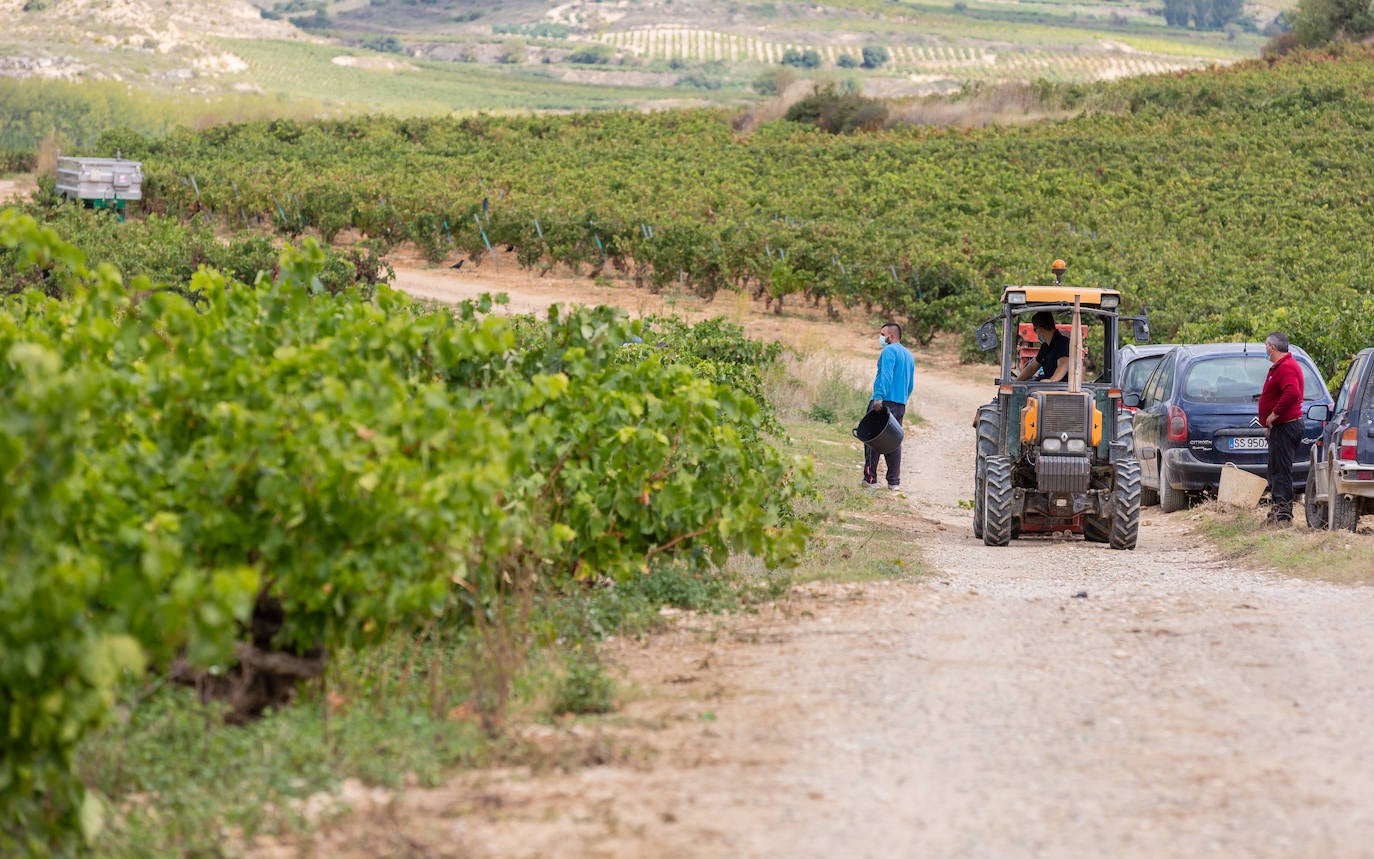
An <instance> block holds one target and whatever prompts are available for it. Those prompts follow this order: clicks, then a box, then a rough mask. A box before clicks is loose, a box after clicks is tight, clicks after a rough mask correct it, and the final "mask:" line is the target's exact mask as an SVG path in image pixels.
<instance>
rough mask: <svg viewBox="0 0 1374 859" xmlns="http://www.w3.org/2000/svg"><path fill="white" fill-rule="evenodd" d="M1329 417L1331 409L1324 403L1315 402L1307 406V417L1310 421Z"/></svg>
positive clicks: (1323, 419)
mask: <svg viewBox="0 0 1374 859" xmlns="http://www.w3.org/2000/svg"><path fill="white" fill-rule="evenodd" d="M1330 417H1331V409H1330V407H1329V406H1327V405H1326V403H1317V404H1316V405H1313V406H1308V407H1307V419H1308V420H1310V421H1325V420H1328V419H1329V418H1330Z"/></svg>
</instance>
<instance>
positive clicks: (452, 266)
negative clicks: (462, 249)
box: [449, 259, 467, 268]
mask: <svg viewBox="0 0 1374 859" xmlns="http://www.w3.org/2000/svg"><path fill="white" fill-rule="evenodd" d="M465 262H467V260H463V259H460V260H458V261H457V262H456V263H454V264H453V265H451V266H449V268H462V267H463V263H465Z"/></svg>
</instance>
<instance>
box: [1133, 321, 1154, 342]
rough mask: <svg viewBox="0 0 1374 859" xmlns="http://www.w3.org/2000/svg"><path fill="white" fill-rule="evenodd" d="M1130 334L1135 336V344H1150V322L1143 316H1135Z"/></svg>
mask: <svg viewBox="0 0 1374 859" xmlns="http://www.w3.org/2000/svg"><path fill="white" fill-rule="evenodd" d="M1131 333H1132V334H1134V335H1135V342H1137V343H1149V342H1150V320H1149V319H1147V318H1145V317H1144V316H1137V317H1136V318H1135V320H1134V322H1133V324H1132V325H1131Z"/></svg>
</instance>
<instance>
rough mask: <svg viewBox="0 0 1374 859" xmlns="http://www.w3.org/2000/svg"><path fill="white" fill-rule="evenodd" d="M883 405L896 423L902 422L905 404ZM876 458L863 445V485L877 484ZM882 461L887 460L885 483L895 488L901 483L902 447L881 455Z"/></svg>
mask: <svg viewBox="0 0 1374 859" xmlns="http://www.w3.org/2000/svg"><path fill="white" fill-rule="evenodd" d="M883 405H885V406H887V410H888V411H889V412H891V413H892V416H893V417H894V418H896V419H897V423H901V422H902V418H903V417H904V416H905V415H906V403H893V402H889V401H887V400H883ZM878 456H879V454H876V453H874V452H873V448H871V447H869V446H868V445H864V483H877V482H878ZM882 457H883V459H886V460H887V482H888V483H890V484H892V485H893V486H896V485H897V484H898V483H901V482H902V446H901V445H900V444H899V445H897V449H896V450H894V451H892V453H884V454H882Z"/></svg>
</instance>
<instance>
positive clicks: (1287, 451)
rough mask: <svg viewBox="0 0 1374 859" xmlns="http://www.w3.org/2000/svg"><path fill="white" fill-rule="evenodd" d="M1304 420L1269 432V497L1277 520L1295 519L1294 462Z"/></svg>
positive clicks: (1277, 426) (1283, 425) (1279, 426)
mask: <svg viewBox="0 0 1374 859" xmlns="http://www.w3.org/2000/svg"><path fill="white" fill-rule="evenodd" d="M1302 427H1303V423H1302V420H1301V419H1299V420H1296V421H1289V422H1288V423H1283V424H1274V426H1273V427H1272V428H1270V430H1269V495H1270V497H1271V499H1272V507H1271V508H1270V509H1272V510H1273V513H1274V518H1275V519H1292V518H1293V460H1294V458H1296V457H1297V455H1298V447H1299V446H1300V445H1301V444H1302Z"/></svg>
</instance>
